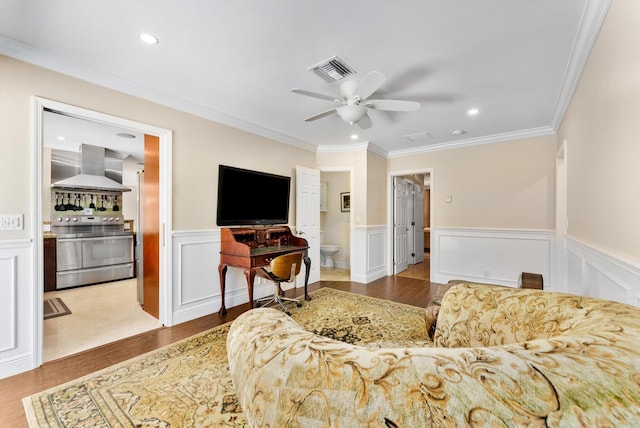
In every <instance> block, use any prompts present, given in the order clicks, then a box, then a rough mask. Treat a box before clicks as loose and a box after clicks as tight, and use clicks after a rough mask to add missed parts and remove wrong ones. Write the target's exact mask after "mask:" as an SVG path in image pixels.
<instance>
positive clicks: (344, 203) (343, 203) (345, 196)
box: [340, 192, 351, 212]
mask: <svg viewBox="0 0 640 428" xmlns="http://www.w3.org/2000/svg"><path fill="white" fill-rule="evenodd" d="M340 211H342V212H346V211H351V193H350V192H343V193H340Z"/></svg>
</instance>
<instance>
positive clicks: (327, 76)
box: [309, 56, 356, 82]
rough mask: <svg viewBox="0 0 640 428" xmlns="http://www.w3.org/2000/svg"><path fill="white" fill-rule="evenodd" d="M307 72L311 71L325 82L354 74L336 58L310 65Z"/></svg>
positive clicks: (353, 71) (351, 69)
mask: <svg viewBox="0 0 640 428" xmlns="http://www.w3.org/2000/svg"><path fill="white" fill-rule="evenodd" d="M309 70H310V71H313V72H314V73H316V74H317V75H318V76H320V77H322V78H323V79H324V80H326V81H327V82H336V81H338V80H342V79H344V78H345V77H347V76H350V75H352V74H355V72H356V71H355V70H354V69H353V68H351V67H349V66H348V65H347V64H346V63H344V61H342V60H341V59H340V58H338V57H337V56H334V57H331V58H329V59H325V60H324V61H322V62H320V63H318V64H316V65H312V66H311V67H309Z"/></svg>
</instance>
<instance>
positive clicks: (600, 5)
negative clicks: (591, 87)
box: [551, 0, 611, 131]
mask: <svg viewBox="0 0 640 428" xmlns="http://www.w3.org/2000/svg"><path fill="white" fill-rule="evenodd" d="M610 5H611V0H588V1H587V2H586V4H585V6H584V11H583V13H582V19H581V20H580V27H579V28H578V33H577V34H576V39H575V40H574V42H573V46H572V48H571V55H570V56H569V62H568V64H567V69H566V71H565V75H564V79H563V82H562V88H561V89H560V96H559V97H558V102H557V104H556V111H555V114H554V116H553V122H552V123H551V127H552V128H553V129H554V130H556V131H557V130H559V129H560V125H561V124H562V120H563V119H564V115H565V113H566V112H567V109H568V108H569V104H570V103H571V98H572V97H573V93H574V92H575V90H576V88H577V87H578V82H580V78H581V77H582V73H583V71H584V68H585V66H586V65H587V61H588V60H589V54H590V53H591V48H593V45H594V43H595V41H596V39H597V37H598V33H600V28H601V27H602V23H603V22H604V19H605V17H606V15H607V11H608V10H609V6H610Z"/></svg>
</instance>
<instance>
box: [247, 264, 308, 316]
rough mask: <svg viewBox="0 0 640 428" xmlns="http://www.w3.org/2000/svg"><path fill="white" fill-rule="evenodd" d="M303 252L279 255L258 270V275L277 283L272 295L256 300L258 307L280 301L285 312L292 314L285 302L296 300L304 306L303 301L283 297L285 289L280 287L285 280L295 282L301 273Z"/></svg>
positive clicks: (298, 304) (297, 304) (297, 303)
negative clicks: (267, 265)
mask: <svg viewBox="0 0 640 428" xmlns="http://www.w3.org/2000/svg"><path fill="white" fill-rule="evenodd" d="M302 256H303V254H302V253H289V254H284V255H282V256H278V257H276V258H274V259H273V260H271V262H270V263H269V267H268V268H267V267H263V268H261V269H259V270H258V271H256V275H257V276H261V277H263V278H266V279H268V280H271V281H273V282H274V283H275V289H274V292H273V296H272V297H267V298H264V299H258V300H256V307H260V306H267V305H269V304H271V303H278V304H279V305H280V306H281V307H282V310H283V311H284V313H285V314H287V315H291V312H289V310H287V308H286V307H285V306H284V302H285V301H286V302H295V303H296V306H298V307H300V306H302V302H300V301H299V300H296V299H289V298H287V297H282V296H283V295H284V291H283V290H282V288H281V287H280V284H282V283H283V282H293V281H294V280H295V278H296V276H297V275H298V274H299V273H300V267H301V265H302Z"/></svg>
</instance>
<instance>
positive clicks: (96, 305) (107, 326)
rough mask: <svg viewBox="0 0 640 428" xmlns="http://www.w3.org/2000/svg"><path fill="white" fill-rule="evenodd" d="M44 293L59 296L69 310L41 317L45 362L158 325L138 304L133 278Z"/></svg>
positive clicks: (151, 328) (47, 295)
mask: <svg viewBox="0 0 640 428" xmlns="http://www.w3.org/2000/svg"><path fill="white" fill-rule="evenodd" d="M44 296H45V298H48V297H60V298H61V299H62V301H63V302H64V303H65V304H66V305H67V307H68V308H69V310H71V312H72V313H71V315H65V316H61V317H56V318H51V319H48V320H44V352H43V361H44V362H47V361H52V360H55V359H58V358H61V357H64V356H67V355H71V354H76V353H78V352H81V351H84V350H87V349H91V348H95V347H97V346H100V345H104V344H106V343H110V342H114V341H116V340H120V339H124V338H126V337H130V336H133V335H136V334H139V333H143V332H145V331H149V330H153V329H156V328H159V327H161V326H160V323H159V321H158V320H157V319H156V318H154V317H152V316H151V315H149V314H147V313H146V312H144V311H143V310H142V308H141V307H140V305H138V302H137V283H136V279H135V278H133V279H127V280H123V281H116V282H108V283H104V284H96V285H90V286H86V287H79V288H73V289H69V290H59V291H52V292H48V293H45V295H44Z"/></svg>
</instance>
